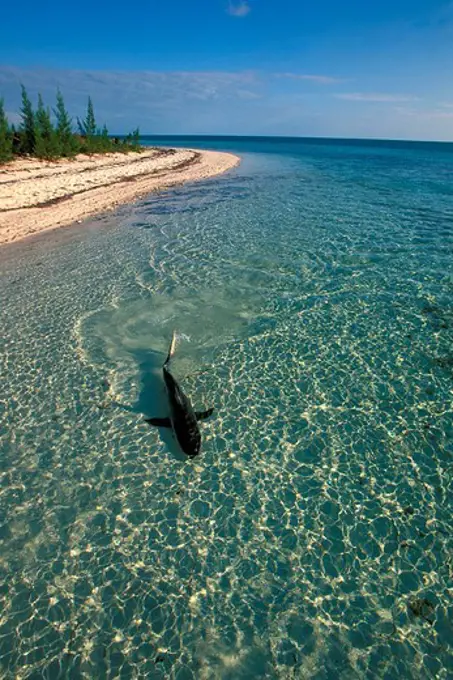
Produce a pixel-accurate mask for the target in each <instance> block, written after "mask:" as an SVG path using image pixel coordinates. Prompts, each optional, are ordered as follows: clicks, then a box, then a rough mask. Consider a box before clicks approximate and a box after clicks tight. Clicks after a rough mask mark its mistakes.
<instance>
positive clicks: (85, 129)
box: [77, 97, 98, 153]
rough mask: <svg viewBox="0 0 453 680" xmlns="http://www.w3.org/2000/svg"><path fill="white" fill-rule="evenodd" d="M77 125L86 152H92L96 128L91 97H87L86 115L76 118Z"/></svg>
mask: <svg viewBox="0 0 453 680" xmlns="http://www.w3.org/2000/svg"><path fill="white" fill-rule="evenodd" d="M77 125H78V127H79V131H80V134H81V135H82V137H85V147H86V150H87V151H88V153H92V152H93V151H95V150H96V146H98V144H97V143H96V142H97V140H96V133H97V132H98V129H97V127H96V119H95V117H94V109H93V102H92V101H91V97H88V106H87V115H86V116H85V118H84V120H82V121H81V120H79V119H77Z"/></svg>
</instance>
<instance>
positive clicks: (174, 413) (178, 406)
mask: <svg viewBox="0 0 453 680" xmlns="http://www.w3.org/2000/svg"><path fill="white" fill-rule="evenodd" d="M175 348H176V333H175V332H174V331H173V336H172V339H171V343H170V348H169V350H168V355H167V358H166V359H165V362H164V365H163V366H162V371H163V374H164V382H165V388H166V390H167V396H168V405H169V407H170V416H169V417H168V418H146V422H147V423H149V424H150V425H154V426H155V427H171V429H172V430H173V432H174V435H175V437H176V440H177V442H178V444H179V446H180V447H181V449H182V450H183V451H184V453H185V454H186V455H187V456H189V458H195V456H197V455H198V454H199V453H200V449H201V434H200V428H199V427H198V421H199V420H206V418H209V416H210V415H211V414H212V412H213V411H214V409H213V408H209V409H208V410H207V411H194V410H193V407H192V404H191V402H190V399H189V397H187V396H186V395H185V394H184V392H183V391H182V388H181V386H180V385H179V383H178V382H177V380H176V378H175V377H174V376H173V375H172V374H171V372H170V368H169V364H170V359H171V358H172V356H173V354H174V353H175Z"/></svg>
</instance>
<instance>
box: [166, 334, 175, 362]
mask: <svg viewBox="0 0 453 680" xmlns="http://www.w3.org/2000/svg"><path fill="white" fill-rule="evenodd" d="M175 349H176V331H173V335H172V336H171V342H170V347H169V348H168V354H167V358H166V359H165V362H164V366H166V365H167V364H168V363H169V362H170V359H171V358H172V356H173V354H174V353H175Z"/></svg>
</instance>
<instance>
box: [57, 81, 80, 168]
mask: <svg viewBox="0 0 453 680" xmlns="http://www.w3.org/2000/svg"><path fill="white" fill-rule="evenodd" d="M54 114H55V117H56V119H57V138H58V143H59V146H60V153H61V155H62V156H74V155H75V154H76V153H77V151H78V149H77V142H76V139H75V137H74V135H73V134H72V121H71V118H70V116H69V113H68V112H67V111H66V107H65V105H64V100H63V95H62V94H61V92H60V90H59V89H58V90H57V105H56V108H55V109H54Z"/></svg>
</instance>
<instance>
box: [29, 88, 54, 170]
mask: <svg viewBox="0 0 453 680" xmlns="http://www.w3.org/2000/svg"><path fill="white" fill-rule="evenodd" d="M35 155H36V156H38V158H48V159H50V158H57V157H58V156H59V155H60V148H59V143H58V137H57V133H56V131H55V129H54V127H53V125H52V121H51V120H50V111H49V109H46V108H45V107H44V102H43V100H42V97H41V95H40V94H39V95H38V108H37V109H36V113H35Z"/></svg>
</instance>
